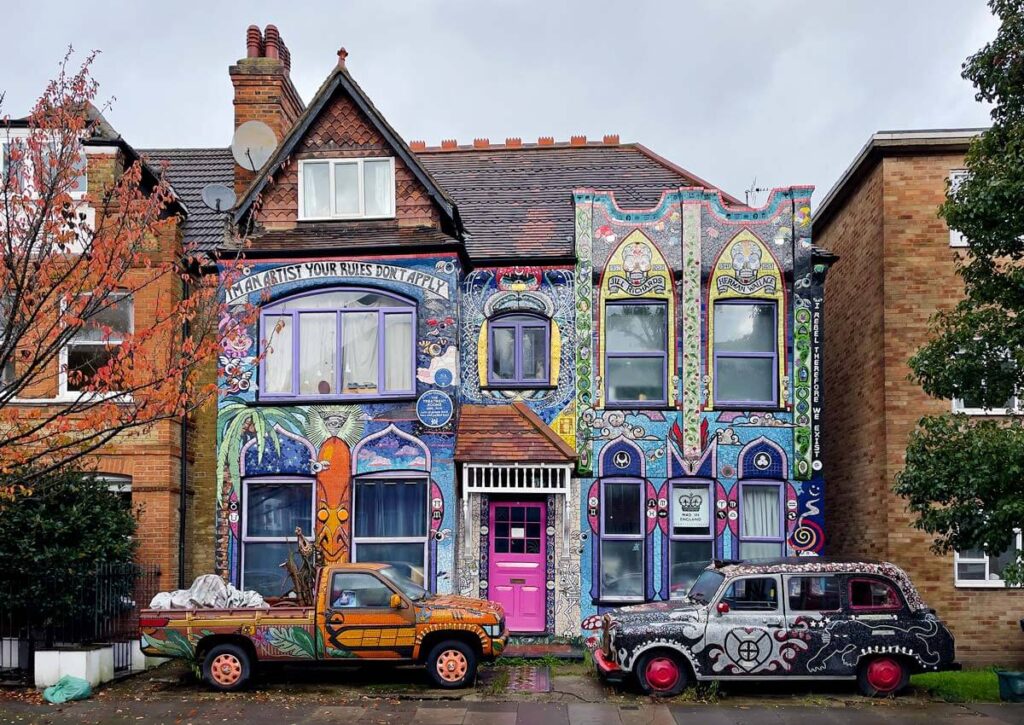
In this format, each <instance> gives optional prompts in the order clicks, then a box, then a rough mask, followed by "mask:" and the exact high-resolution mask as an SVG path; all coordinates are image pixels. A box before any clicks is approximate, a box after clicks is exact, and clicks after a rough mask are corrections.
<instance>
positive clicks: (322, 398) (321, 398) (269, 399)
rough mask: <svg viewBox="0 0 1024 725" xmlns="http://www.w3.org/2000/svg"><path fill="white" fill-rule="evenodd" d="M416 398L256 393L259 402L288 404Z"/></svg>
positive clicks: (411, 397) (404, 395) (405, 395)
mask: <svg viewBox="0 0 1024 725" xmlns="http://www.w3.org/2000/svg"><path fill="white" fill-rule="evenodd" d="M408 400H416V393H415V392H412V393H387V394H385V395H308V396H305V397H303V396H280V397H278V396H275V395H260V394H259V393H257V394H256V402H257V403H267V404H270V403H272V404H274V405H288V404H289V403H295V404H301V405H309V404H324V405H330V404H331V403H358V402H365V403H390V402H401V401H408Z"/></svg>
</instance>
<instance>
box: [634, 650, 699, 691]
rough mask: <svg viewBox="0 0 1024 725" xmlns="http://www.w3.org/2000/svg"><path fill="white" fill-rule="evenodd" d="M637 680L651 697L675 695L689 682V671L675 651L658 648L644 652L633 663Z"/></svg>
mask: <svg viewBox="0 0 1024 725" xmlns="http://www.w3.org/2000/svg"><path fill="white" fill-rule="evenodd" d="M633 671H634V672H635V673H636V679H637V682H638V683H639V684H640V689H641V690H643V691H644V693H645V694H648V695H651V696H652V697H675V696H676V695H678V694H679V693H680V692H682V691H683V690H685V689H686V686H687V685H688V684H690V673H689V671H688V670H687V667H686V665H685V664H684V663H683V661H682V658H680V656H679V655H677V654H676V653H675V652H671V651H669V650H664V649H659V650H653V651H651V652H646V653H644V654H643V655H641V656H640V658H639V659H638V660H637V661H636V664H635V665H633Z"/></svg>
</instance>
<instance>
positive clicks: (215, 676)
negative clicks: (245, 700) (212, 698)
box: [203, 644, 252, 692]
mask: <svg viewBox="0 0 1024 725" xmlns="http://www.w3.org/2000/svg"><path fill="white" fill-rule="evenodd" d="M251 672H252V662H251V661H250V658H249V654H248V653H247V652H246V651H245V650H244V649H242V648H241V647H239V646H237V645H233V644H219V645H217V646H215V647H211V648H210V651H209V652H207V653H206V657H204V658H203V678H204V679H205V680H206V682H207V684H209V685H210V687H212V688H213V689H215V690H220V691H221V692H233V691H235V690H240V689H241V688H243V687H245V685H246V684H247V683H248V682H249V676H250V674H251Z"/></svg>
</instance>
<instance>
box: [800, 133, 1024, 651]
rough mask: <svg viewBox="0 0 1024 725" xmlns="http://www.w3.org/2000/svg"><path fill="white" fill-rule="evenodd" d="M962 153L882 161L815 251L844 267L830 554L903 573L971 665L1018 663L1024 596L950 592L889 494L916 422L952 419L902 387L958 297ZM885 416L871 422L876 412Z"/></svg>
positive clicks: (830, 431) (833, 391) (830, 372)
mask: <svg viewBox="0 0 1024 725" xmlns="http://www.w3.org/2000/svg"><path fill="white" fill-rule="evenodd" d="M962 164H963V157H962V155H960V154H950V153H945V154H934V155H909V156H889V157H886V158H883V159H882V160H881V162H880V163H879V164H878V165H877V166H876V167H875V169H874V170H873V172H872V173H871V174H870V175H869V176H868V177H867V178H866V179H865V180H864V182H862V184H861V185H860V186H859V188H858V189H857V190H856V191H855V192H854V194H853V195H852V196H851V197H850V198H849V199H848V200H847V201H846V202H845V204H844V206H843V208H842V209H841V210H839V211H838V212H837V213H836V215H835V217H834V218H833V220H832V222H831V224H830V225H829V227H828V228H827V229H825V230H824V231H818V230H816V235H815V237H816V240H817V241H818V242H819V243H821V244H823V245H824V246H825V247H826V248H828V249H830V250H832V251H835V252H837V253H838V254H839V255H840V256H841V257H842V259H841V260H840V262H839V264H837V265H836V267H835V268H834V269H833V272H832V273H831V274H830V275H829V279H828V283H827V285H826V318H827V325H828V327H827V329H828V331H829V339H828V344H827V345H826V357H825V377H826V385H827V386H828V395H829V398H828V400H829V404H828V406H827V409H826V412H825V430H826V442H827V449H826V455H827V456H828V469H827V470H828V474H829V484H830V485H829V488H828V493H829V499H828V504H829V508H828V514H827V515H828V522H829V531H830V532H831V538H830V542H829V548H828V552H829V553H830V554H842V555H864V556H884V557H885V558H887V559H889V560H890V561H893V562H894V563H896V564H898V565H900V566H901V567H903V568H905V569H906V570H907V573H908V574H909V575H910V577H911V578H912V579H913V581H914V582H915V584H916V585H917V587H918V588H919V589H920V590H921V593H922V596H923V597H924V599H925V601H926V602H927V603H928V604H929V605H930V606H932V607H934V608H935V609H936V610H937V611H938V613H939V616H940V617H942V619H943V620H944V621H945V622H946V623H947V624H948V625H949V627H950V629H951V630H952V631H953V634H954V635H955V636H956V639H957V658H958V659H959V660H960V661H961V662H963V663H964V664H965V665H968V666H982V665H988V664H993V663H999V664H1006V665H1020V664H1022V663H1024V634H1022V633H1021V631H1020V628H1019V625H1018V623H1017V620H1019V619H1020V618H1021V616H1022V615H1024V591H1022V590H1002V589H980V588H978V589H969V588H956V587H955V586H954V584H953V582H954V572H953V557H952V555H949V556H936V555H935V554H933V553H932V552H931V551H930V548H929V547H930V544H931V538H930V537H929V536H928V535H927V534H924V533H923V532H920V531H917V530H916V529H914V528H913V527H912V526H911V516H910V514H909V513H908V512H907V510H906V506H905V504H904V502H903V500H902V499H900V498H898V497H897V496H896V495H895V494H893V493H892V483H893V480H894V478H895V476H896V473H897V472H898V471H899V470H900V469H901V468H902V467H903V464H904V456H905V452H906V444H907V439H908V436H909V434H910V432H911V431H912V430H913V429H914V426H915V425H916V423H917V420H918V419H919V418H920V417H921V416H923V415H927V414H931V413H943V412H946V411H948V410H949V405H950V404H949V402H948V401H941V400H934V399H932V398H929V397H928V396H927V395H925V393H924V391H922V390H921V388H920V387H919V386H917V385H915V384H914V383H912V382H911V381H910V380H909V379H908V375H909V372H910V369H909V367H908V365H907V360H908V359H909V358H910V356H911V355H912V354H913V353H914V352H915V351H916V350H917V349H918V348H919V347H920V346H921V345H922V344H923V343H924V342H925V341H926V340H927V338H928V320H929V318H930V317H931V316H932V315H933V314H934V313H935V312H936V311H938V310H940V309H948V308H950V307H952V306H953V305H954V304H955V303H956V301H957V298H958V296H959V294H960V290H962V284H961V283H960V280H959V278H958V277H957V276H956V274H955V271H954V265H953V258H954V254H955V252H954V250H953V249H951V248H950V246H949V230H948V229H947V227H946V225H945V223H944V222H943V221H942V220H941V219H939V218H938V216H937V208H938V206H939V204H941V203H942V200H943V198H944V194H945V180H946V178H947V176H948V174H949V171H950V170H951V169H956V168H960V167H962ZM880 407H881V412H880V413H879V408H880Z"/></svg>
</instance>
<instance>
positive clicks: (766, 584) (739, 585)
mask: <svg viewBox="0 0 1024 725" xmlns="http://www.w3.org/2000/svg"><path fill="white" fill-rule="evenodd" d="M722 601H723V602H726V603H727V604H728V605H729V608H730V609H733V610H738V611H753V612H771V611H775V610H776V609H778V607H779V592H778V585H777V583H776V581H775V578H774V577H752V578H749V579H737V580H736V581H734V582H732V583H731V584H729V586H728V587H727V588H726V590H725V594H724V595H723V596H722Z"/></svg>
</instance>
